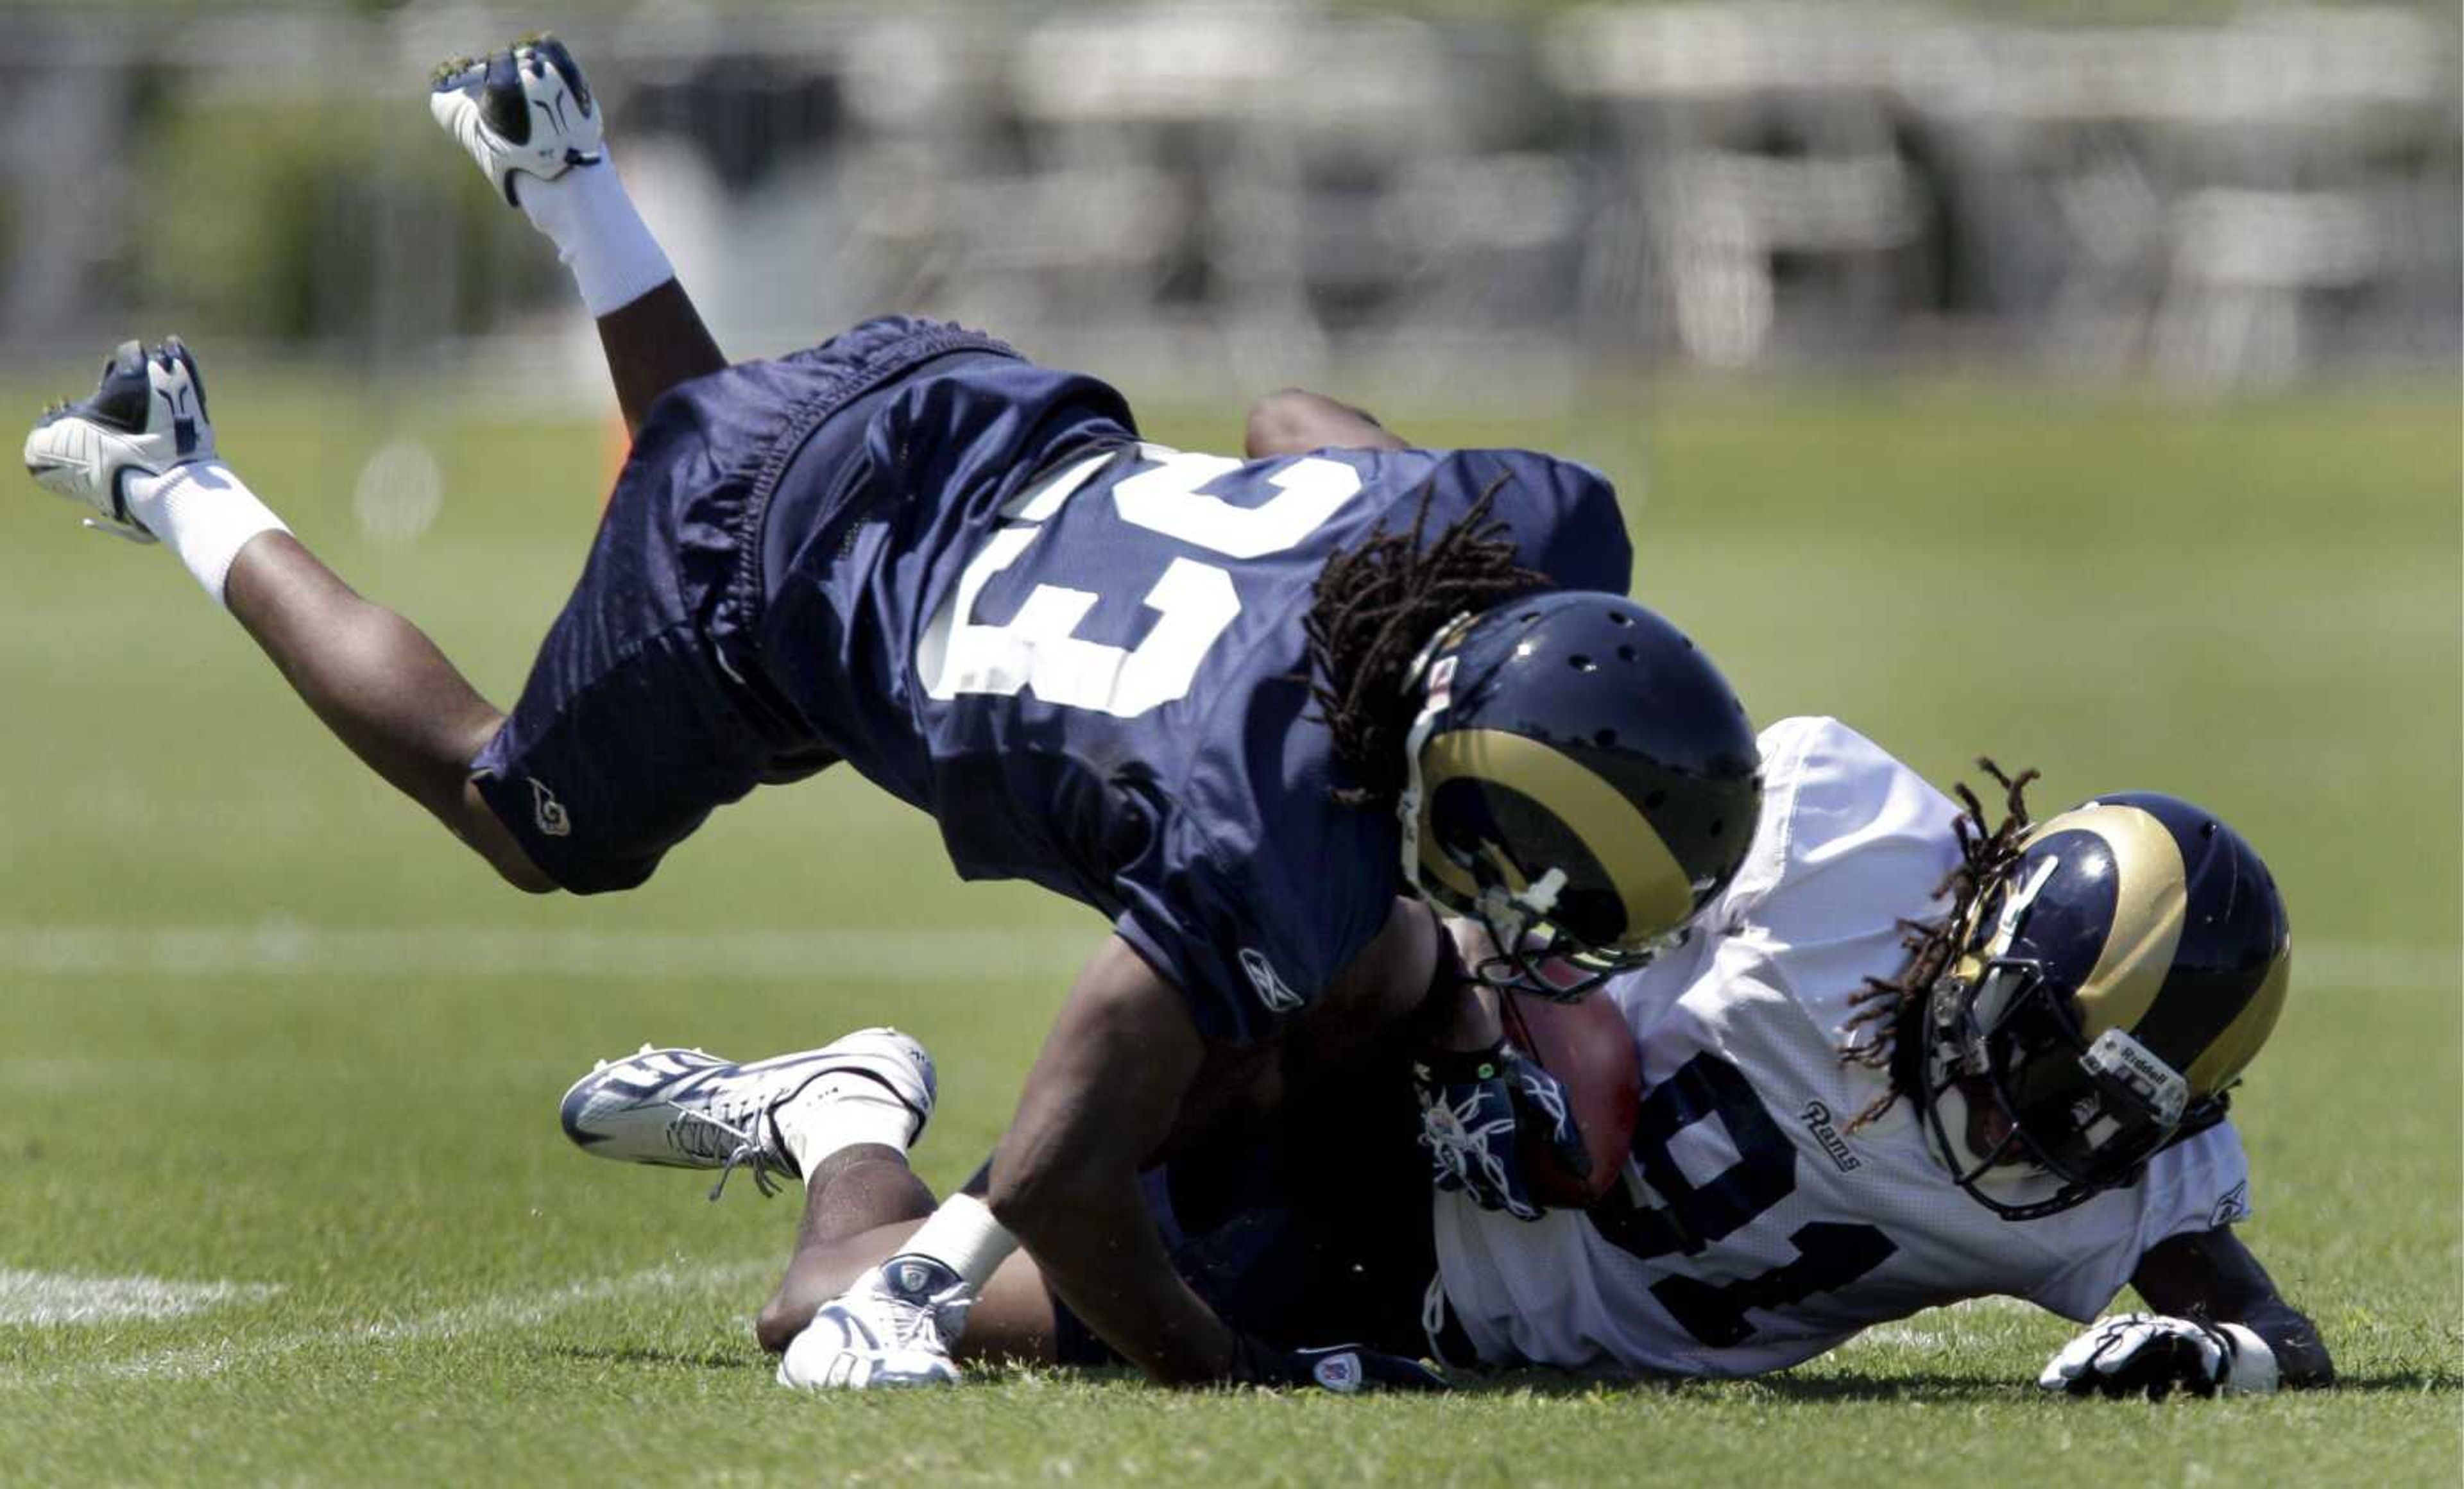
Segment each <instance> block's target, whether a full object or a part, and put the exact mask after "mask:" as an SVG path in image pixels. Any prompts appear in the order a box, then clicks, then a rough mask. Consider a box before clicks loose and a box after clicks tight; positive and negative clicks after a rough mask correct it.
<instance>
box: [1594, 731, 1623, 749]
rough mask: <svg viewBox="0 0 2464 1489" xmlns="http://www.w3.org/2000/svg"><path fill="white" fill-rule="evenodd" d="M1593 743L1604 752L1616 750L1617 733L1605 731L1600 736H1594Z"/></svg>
mask: <svg viewBox="0 0 2464 1489" xmlns="http://www.w3.org/2000/svg"><path fill="white" fill-rule="evenodd" d="M1592 743H1594V744H1595V745H1598V746H1599V747H1600V748H1601V749H1603V750H1610V749H1615V748H1616V747H1617V731H1616V730H1614V729H1603V730H1601V731H1600V732H1599V733H1598V734H1594V735H1593V736H1592Z"/></svg>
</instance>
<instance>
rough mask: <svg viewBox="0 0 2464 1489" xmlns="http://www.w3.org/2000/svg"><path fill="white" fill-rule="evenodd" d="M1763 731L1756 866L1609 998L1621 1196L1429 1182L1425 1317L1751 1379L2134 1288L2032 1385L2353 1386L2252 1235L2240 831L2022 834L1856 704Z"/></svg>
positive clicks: (2132, 797) (2109, 808)
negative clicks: (1433, 1249)
mask: <svg viewBox="0 0 2464 1489" xmlns="http://www.w3.org/2000/svg"><path fill="white" fill-rule="evenodd" d="M1760 744H1761V749H1762V756H1763V771H1764V792H1765V796H1764V800H1765V806H1764V813H1763V818H1762V821H1761V823H1760V825H1759V827H1758V830H1757V832H1756V834H1755V838H1754V842H1753V844H1752V846H1751V848H1750V849H1749V853H1748V856H1747V859H1746V863H1745V866H1744V867H1743V868H1742V869H1741V870H1740V871H1739V873H1738V875H1737V877H1736V879H1735V880H1734V882H1733V883H1732V884H1731V885H1730V886H1729V887H1728V888H1727V891H1726V892H1725V893H1724V894H1723V895H1722V896H1721V898H1720V899H1718V900H1716V901H1714V902H1713V904H1712V905H1711V906H1710V907H1709V908H1708V909H1706V911H1705V916H1704V918H1703V920H1702V921H1700V922H1699V923H1698V927H1699V929H1698V932H1697V933H1696V934H1695V935H1694V936H1693V937H1692V938H1691V940H1690V941H1689V942H1687V943H1686V944H1685V945H1683V947H1680V948H1678V949H1677V950H1675V951H1673V952H1671V953H1667V954H1665V955H1663V956H1662V957H1661V959H1660V960H1658V961H1657V962H1655V963H1654V964H1652V965H1651V966H1649V967H1647V968H1645V969H1643V970H1641V971H1639V972H1637V973H1633V974H1627V975H1624V976H1622V977H1619V978H1617V979H1615V980H1614V981H1612V982H1611V984H1610V985H1609V987H1608V988H1607V990H1606V995H1605V996H1610V997H1613V998H1614V999H1616V1001H1617V1007H1618V1009H1619V1011H1620V1012H1622V1013H1623V1014H1624V1016H1625V1018H1626V1022H1627V1024H1628V1026H1629V1027H1630V1028H1631V1029H1632V1030H1633V1031H1634V1037H1635V1041H1636V1044H1637V1047H1638V1049H1639V1053H1640V1057H1641V1071H1642V1087H1643V1100H1642V1115H1641V1119H1640V1122H1639V1125H1638V1128H1637V1130H1636V1135H1635V1139H1634V1157H1635V1162H1634V1165H1633V1167H1632V1168H1631V1169H1630V1170H1629V1171H1628V1183H1627V1185H1626V1188H1625V1191H1624V1192H1623V1193H1613V1194H1612V1195H1611V1196H1610V1198H1609V1199H1608V1200H1606V1201H1604V1202H1602V1203H1600V1204H1597V1205H1595V1206H1594V1207H1593V1208H1592V1209H1590V1210H1589V1211H1587V1212H1582V1213H1573V1212H1567V1211H1553V1212H1551V1213H1550V1214H1549V1215H1545V1216H1544V1217H1543V1218H1542V1219H1540V1220H1539V1221H1537V1222H1534V1223H1530V1224H1519V1223H1517V1222H1515V1221H1514V1220H1512V1219H1510V1218H1508V1217H1507V1216H1505V1215H1497V1214H1494V1213H1490V1212H1485V1211H1483V1210H1481V1209H1478V1208H1476V1207H1475V1206H1473V1205H1472V1204H1470V1203H1468V1202H1466V1201H1464V1200H1463V1198H1462V1197H1461V1196H1459V1195H1454V1194H1441V1195H1440V1196H1439V1197H1438V1201H1437V1212H1436V1230H1437V1252H1438V1258H1439V1271H1440V1280H1441V1289H1440V1290H1439V1291H1435V1292H1433V1294H1432V1303H1433V1309H1434V1304H1435V1303H1436V1300H1437V1299H1439V1298H1442V1300H1443V1303H1444V1315H1445V1318H1446V1320H1447V1321H1448V1322H1449V1324H1450V1325H1454V1326H1457V1327H1459V1328H1460V1330H1461V1334H1462V1336H1463V1338H1464V1339H1465V1340H1466V1341H1467V1343H1468V1344H1469V1346H1470V1347H1472V1348H1473V1349H1474V1350H1475V1351H1476V1352H1477V1354H1478V1356H1479V1357H1480V1358H1481V1359H1482V1360H1484V1361H1486V1362H1490V1363H1512V1362H1530V1363H1535V1364H1547V1365H1557V1366H1567V1367H1576V1368H1595V1369H1609V1370H1625V1371H1633V1372H1644V1373H1671V1374H1681V1375H1706V1376H1736V1375H1750V1374H1755V1373H1759V1372H1762V1371H1765V1370H1773V1369H1782V1368H1785V1367H1787V1366H1790V1365H1793V1364H1795V1363H1797V1362H1799V1361H1801V1360H1805V1359H1809V1358H1811V1357H1813V1356H1815V1355H1817V1354H1820V1353H1822V1352H1823V1351H1825V1350H1827V1349H1830V1348H1833V1347H1836V1346H1837V1345H1839V1344H1841V1343H1843V1342H1845V1341H1846V1340H1847V1339H1849V1338H1850V1337H1851V1336H1853V1335H1855V1334H1856V1333H1857V1332H1858V1331H1859V1330H1860V1329H1863V1328H1865V1327H1867V1326H1869V1325H1875V1324H1879V1323H1882V1322H1884V1321H1886V1320H1890V1319H1896V1318H1901V1317H1903V1316H1905V1315H1907V1314H1910V1313H1914V1312H1916V1311H1917V1310H1919V1309H1921V1308H1925V1307H1930V1306H1934V1305H1937V1304H1942V1303H1952V1302H1956V1301H1958V1300H1961V1299H1966V1298H1974V1297H1985V1296H2006V1297H2014V1298H2022V1299H2026V1300H2028V1301H2029V1302H2032V1303H2037V1304H2039V1305H2041V1306H2043V1307H2045V1308H2048V1309H2050V1310H2052V1311H2054V1312H2056V1313H2059V1314H2062V1315H2064V1316H2066V1317H2069V1318H2072V1319H2077V1320H2079V1321H2082V1322H2084V1321H2087V1320H2091V1319H2094V1318H2096V1316H2097V1315H2098V1314H2099V1313H2100V1312H2101V1310H2102V1309H2103V1308H2104V1307H2105V1306H2106V1305H2107V1304H2108V1303H2110V1302H2111V1301H2112V1299H2113V1298H2114V1296H2115V1295H2116V1294H2117V1293H2118V1292H2119V1291H2120V1290H2121V1289H2122V1287H2123V1284H2124V1283H2125V1282H2126V1283H2130V1284H2132V1285H2134V1286H2136V1287H2137V1288H2138V1289H2139V1292H2140V1295H2141V1296H2142V1297H2143V1298H2144V1299H2145V1300H2146V1302H2147V1303H2149V1304H2150V1305H2151V1306H2152V1307H2153V1308H2155V1309H2156V1310H2158V1311H2156V1312H2154V1313H2129V1314H2121V1315H2117V1316H2114V1317H2111V1318H2106V1319H2104V1320H2102V1321H2101V1322H2099V1323H2096V1324H2095V1325H2093V1326H2091V1327H2090V1328H2089V1329H2088V1330H2087V1332H2086V1333H2084V1334H2082V1335H2081V1336H2079V1339H2078V1340H2076V1341H2075V1342H2074V1343H2073V1344H2072V1345H2071V1346H2070V1347H2067V1348H2065V1349H2063V1350H2062V1351H2061V1352H2060V1353H2059V1354H2057V1355H2056V1356H2055V1358H2054V1359H2053V1360H2052V1361H2051V1362H2050V1363H2049V1364H2048V1365H2047V1366H2046V1368H2045V1370H2044V1373H2043V1375H2042V1377H2041V1378H2040V1381H2039V1384H2040V1385H2042V1386H2044V1387H2045V1388H2046V1389H2048V1390H2069V1391H2073V1392H2077V1393H2086V1392H2090V1391H2101V1392H2104V1393H2107V1394H2123V1393H2139V1392H2143V1391H2144V1392H2147V1393H2151V1394H2158V1395H2162V1394H2165V1393H2167V1392H2168V1391H2170V1390H2175V1389H2185V1390H2191V1391H2194V1392H2198V1393H2202V1394H2205V1393H2210V1392H2213V1391H2217V1390H2230V1391H2261V1390H2274V1389H2277V1387H2279V1386H2287V1387H2299V1386H2313V1385H2323V1384H2326V1383H2327V1382H2329V1381H2330V1380H2331V1379H2332V1376H2333V1368H2332V1366H2331V1364H2330V1362H2329V1359H2328V1355H2327V1351H2326V1349H2325V1347H2323V1346H2322V1345H2321V1343H2320V1341H2319V1337H2318V1332H2317V1330H2316V1329H2315V1328H2314V1327H2313V1326H2312V1325H2311V1324H2310V1321H2309V1320H2308V1319H2306V1318H2304V1317H2303V1316H2302V1315H2301V1314H2299V1312H2297V1311H2295V1310H2294V1309H2293V1308H2292V1307H2290V1306H2289V1305H2287V1304H2286V1303H2284V1302H2283V1300H2282V1299H2281V1298H2279V1297H2278V1296H2277V1291H2276V1287H2275V1285H2274V1283H2273V1282H2272V1281H2270V1280H2269V1278H2268V1276H2267V1273H2266V1271H2265V1269H2264V1268H2262V1267H2261V1266H2260V1265H2259V1263H2258V1262H2257V1260H2256V1259H2255V1258H2254V1257H2253V1256H2252V1255H2251V1253H2250V1251H2249V1250H2248V1248H2247V1247H2245V1246H2244V1245H2243V1244H2242V1242H2241V1241H2240V1240H2239V1239H2237V1238H2236V1237H2234V1235H2233V1230H2232V1228H2231V1227H2232V1226H2233V1223H2234V1222H2235V1221H2237V1220H2240V1219H2242V1218H2243V1217H2245V1216H2246V1215H2248V1214H2249V1212H2250V1200H2249V1195H2250V1175H2249V1167H2248V1161H2247V1159H2246V1158H2245V1157H2244V1155H2243V1152H2242V1147H2241V1140H2240V1137H2239V1134H2238V1133H2236V1132H2235V1131H2234V1129H2233V1124H2232V1123H2231V1122H2230V1121H2229V1120H2228V1119H2227V1117H2226V1113H2225V1107H2226V1095H2225V1093H2226V1091H2227V1089H2228V1088H2229V1087H2230V1086H2232V1085H2233V1084H2234V1082H2235V1081H2236V1080H2237V1079H2238V1078H2239V1076H2240V1073H2241V1071H2242V1069H2243V1067H2244V1066H2245V1065H2246V1064H2247V1063H2248V1062H2249V1061H2250V1059H2251V1057H2252V1056H2254V1055H2255V1054H2256V1053H2257V1051H2258V1048H2259V1046H2260V1044H2261V1043H2262V1042H2264V1041H2265V1040H2266V1038H2267V1036H2268V1033H2269V1031H2270V1030H2271V1029H2272V1028H2273V1026H2274V1024H2275V1022H2276V1019H2277V1014H2278V1013H2279V1012H2280V1011H2281V1009H2282V1007H2283V1001H2284V996H2285V988H2286V982H2287V974H2288V967H2289V950H2290V945H2289V939H2288V934H2287V930H2286V923H2285V916H2284V909H2283V904H2282V901H2281V899H2280V897H2279V896H2278V894H2277V889H2276V887H2275V884H2274V882H2273V881H2272V879H2270V877H2269V875H2268V872H2267V869H2266V866H2265V865H2263V864H2262V863H2261V862H2260V861H2259V858H2258V856H2257V854H2256V853H2255V852H2254V851H2253V850H2252V849H2251V847H2250V845H2249V844H2248V843H2246V842H2244V841H2243V840H2242V839H2241V838H2240V836H2239V835H2238V834H2236V833H2234V832H2233V830H2232V829H2231V828H2230V827H2227V826H2226V825H2225V824H2224V823H2223V822H2221V821H2217V820H2216V819H2214V818H2213V817H2211V816H2209V815H2207V814H2206V813H2204V812H2202V811H2200V810H2199V809H2198V808H2195V807H2192V806H2190V805H2189V803H2187V802H2184V801H2181V800H2179V799H2175V798H2171V797H2165V796H2158V795H2155V794H2152V793H2131V794H2125V795H2120V796H2110V797H2101V798H2097V799H2092V800H2090V801H2088V802H2086V803H2084V804H2082V805H2080V806H2079V807H2077V808H2074V809H2073V810H2071V811H2068V812H2065V813H2062V814H2061V815H2059V816H2057V817H2055V818H2053V819H2051V820H2049V821H2045V822H2042V823H2039V824H2034V825H2031V824H2030V823H2029V822H2028V821H2027V816H2026V811H2025V806H2024V803H2023V801H2022V796H2021V790H2022V788H2023V787H2024V786H2025V784H2026V782H2027V779H2028V778H2029V777H2024V776H2023V777H2021V778H2020V779H2019V781H2017V782H2015V783H2013V782H2010V781H2007V780H2006V781H2005V782H2004V784H2005V786H2006V787H2007V788H2008V794H2009V804H2010V814H2009V816H2008V817H2007V819H2006V820H2005V821H2003V822H2001V823H2000V825H1999V826H1998V827H1997V826H1993V825H1991V824H1990V823H1989V822H1988V821H1987V819H1986V815H1985V813H1984V812H1983V811H1982V810H1981V808H1980V807H1979V804H1978V803H1977V802H1976V800H1975V799H1974V798H1973V797H1972V796H1969V795H1968V794H1967V792H1966V791H1965V789H1964V788H1963V789H1962V793H1961V794H1962V796H1963V797H1965V798H1966V799H1967V806H1966V808H1965V809H1964V810H1963V809H1962V808H1961V807H1960V806H1958V805H1955V804H1954V803H1953V802H1952V801H1951V800H1950V799H1947V798H1946V797H1944V796H1943V795H1942V794H1941V793H1939V792H1937V791H1935V790H1933V789H1932V788H1931V787H1929V786H1928V785H1926V784H1925V782H1924V781H1923V780H1922V779H1920V778H1919V777H1917V776H1916V774H1915V773H1914V772H1912V771H1910V770H1909V769H1908V768H1907V767H1905V766H1904V765H1902V764H1901V763H1900V762H1899V761H1897V760H1895V759H1893V758H1892V757H1891V756H1890V755H1886V754H1884V753H1883V752H1882V751H1881V749H1880V748H1878V747H1877V746H1875V745H1874V744H1873V743H1872V742H1871V741H1869V740H1867V739H1865V738H1863V737H1862V736H1861V735H1859V734H1856V733H1855V732H1854V731H1852V730H1850V729H1848V728H1846V727H1845V726H1843V725H1841V724H1839V723H1838V722H1837V721H1836V720H1831V719H1814V718H1796V719H1788V720H1784V721H1782V722H1780V723H1778V724H1775V725H1773V726H1772V727H1771V728H1770V729H1768V730H1766V731H1765V732H1764V733H1763V734H1762V737H1761V740H1760ZM1989 768H1991V767H1990V766H1989ZM1996 775H1997V777H1999V772H1996Z"/></svg>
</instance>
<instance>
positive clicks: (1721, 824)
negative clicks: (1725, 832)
mask: <svg viewBox="0 0 2464 1489" xmlns="http://www.w3.org/2000/svg"><path fill="white" fill-rule="evenodd" d="M1727 825H1728V820H1727V818H1725V817H1714V818H1712V819H1711V836H1712V837H1714V838H1716V837H1718V836H1719V835H1720V832H1721V830H1722V829H1723V828H1725V827H1727Z"/></svg>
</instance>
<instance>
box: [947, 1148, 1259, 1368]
mask: <svg viewBox="0 0 2464 1489" xmlns="http://www.w3.org/2000/svg"><path fill="white" fill-rule="evenodd" d="M999 1183H1000V1181H999V1179H998V1178H997V1179H996V1180H995V1184H996V1188H995V1191H994V1193H995V1195H996V1200H995V1206H996V1213H997V1214H998V1215H1000V1217H1001V1221H1002V1223H1003V1224H1004V1225H1006V1226H1008V1227H1009V1228H1010V1229H1011V1230H1012V1231H1013V1232H1014V1233H1015V1234H1016V1235H1017V1236H1018V1237H1019V1241H1020V1243H1021V1244H1022V1245H1023V1246H1024V1247H1025V1248H1026V1250H1027V1251H1028V1253H1029V1254H1030V1255H1032V1256H1033V1257H1034V1258H1035V1263H1036V1265H1037V1267H1039V1268H1040V1269H1041V1270H1042V1271H1043V1273H1044V1277H1045V1281H1046V1282H1048V1283H1050V1284H1051V1286H1052V1289H1053V1291H1055V1292H1057V1293H1058V1294H1060V1296H1061V1298H1062V1300H1063V1301H1064V1302H1066V1303H1068V1304H1069V1306H1070V1308H1071V1309H1072V1310H1073V1311H1075V1312H1076V1313H1077V1315H1078V1317H1079V1318H1080V1319H1081V1320H1083V1321H1084V1322H1085V1323H1086V1325H1087V1326H1088V1327H1089V1328H1091V1329H1093V1330H1094V1331H1095V1333H1096V1335H1097V1337H1099V1338H1101V1339H1102V1340H1103V1341H1104V1342H1105V1343H1107V1344H1109V1345H1111V1347H1113V1348H1115V1349H1117V1350H1119V1351H1120V1352H1121V1354H1122V1356H1123V1358H1125V1359H1127V1360H1128V1361H1129V1362H1130V1363H1131V1364H1133V1365H1134V1366H1136V1367H1138V1368H1139V1369H1142V1370H1144V1371H1146V1372H1147V1374H1148V1375H1150V1376H1152V1377H1153V1378H1155V1380H1157V1381H1160V1382H1162V1383H1164V1384H1166V1385H1196V1384H1199V1383H1201V1382H1205V1381H1213V1380H1221V1379H1223V1378H1224V1376H1225V1375H1226V1374H1227V1373H1228V1372H1229V1371H1230V1369H1231V1368H1232V1361H1233V1350H1234V1347H1235V1344H1236V1341H1235V1339H1234V1337H1233V1333H1232V1329H1231V1327H1230V1326H1229V1325H1226V1324H1224V1323H1223V1321H1222V1320H1221V1319H1219V1318H1217V1317H1216V1316H1215V1313H1214V1311H1213V1310H1212V1309H1210V1308H1208V1307H1207V1306H1206V1304H1205V1303H1204V1302H1202V1301H1201V1300H1200V1299H1199V1297H1198V1295H1197V1294H1196V1293H1193V1292H1191V1291H1190V1290H1189V1285H1188V1284H1187V1283H1186V1282H1183V1281H1181V1280H1180V1276H1179V1274H1178V1273H1177V1272H1175V1271H1174V1270H1173V1265H1172V1259H1171V1257H1170V1256H1169V1255H1168V1254H1166V1252H1165V1251H1164V1248H1163V1242H1162V1240H1161V1239H1160V1238H1159V1237H1157V1236H1156V1234H1155V1222H1154V1221H1153V1220H1152V1219H1151V1218H1150V1217H1149V1216H1148V1215H1147V1213H1146V1207H1145V1205H1144V1203H1143V1202H1142V1200H1141V1198H1140V1195H1139V1193H1138V1183H1137V1175H1136V1172H1135V1171H1134V1170H1132V1169H1129V1168H1127V1167H1116V1168H1113V1169H1111V1170H1109V1171H1105V1172H1103V1173H1100V1174H1090V1173H1080V1174H1077V1175H1073V1176H1071V1177H1069V1178H1067V1179H1066V1180H1064V1181H1062V1182H1060V1183H1059V1184H1057V1185H1055V1186H1054V1187H1053V1188H1051V1189H1049V1190H1047V1191H1045V1193H1041V1194H1040V1195H1036V1196H1034V1197H1031V1198H1030V1197H1026V1196H1024V1195H1022V1194H1021V1193H1017V1192H1015V1191H1013V1192H1011V1193H1007V1194H1006V1195H1004V1193H1003V1192H1002V1191H1001V1188H1000V1187H999Z"/></svg>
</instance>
